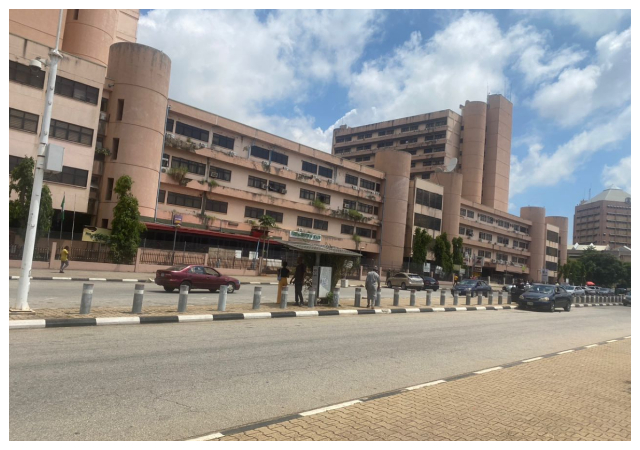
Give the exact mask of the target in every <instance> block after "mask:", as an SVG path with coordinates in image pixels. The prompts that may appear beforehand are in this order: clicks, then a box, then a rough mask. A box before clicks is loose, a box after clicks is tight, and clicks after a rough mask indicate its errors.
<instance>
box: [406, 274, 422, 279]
mask: <svg viewBox="0 0 640 450" xmlns="http://www.w3.org/2000/svg"><path fill="white" fill-rule="evenodd" d="M407 275H409V278H420V275H418V274H417V273H408V274H407Z"/></svg>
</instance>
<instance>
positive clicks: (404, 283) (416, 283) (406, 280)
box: [387, 272, 424, 290]
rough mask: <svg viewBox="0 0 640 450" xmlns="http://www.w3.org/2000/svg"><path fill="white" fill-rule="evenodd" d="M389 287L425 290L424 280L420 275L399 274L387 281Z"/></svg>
mask: <svg viewBox="0 0 640 450" xmlns="http://www.w3.org/2000/svg"><path fill="white" fill-rule="evenodd" d="M387 287H389V288H391V287H399V288H400V289H417V290H420V289H422V288H424V281H422V278H421V277H420V275H418V274H415V273H407V272H398V273H396V274H395V275H393V276H392V277H391V278H389V279H388V280H387Z"/></svg>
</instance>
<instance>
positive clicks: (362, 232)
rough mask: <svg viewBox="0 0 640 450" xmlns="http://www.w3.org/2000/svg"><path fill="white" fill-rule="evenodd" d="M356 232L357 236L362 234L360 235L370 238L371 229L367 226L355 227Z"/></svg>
mask: <svg viewBox="0 0 640 450" xmlns="http://www.w3.org/2000/svg"><path fill="white" fill-rule="evenodd" d="M356 234H357V235H358V236H362V237H366V238H370V237H371V230H370V229H368V228H360V227H357V228H356Z"/></svg>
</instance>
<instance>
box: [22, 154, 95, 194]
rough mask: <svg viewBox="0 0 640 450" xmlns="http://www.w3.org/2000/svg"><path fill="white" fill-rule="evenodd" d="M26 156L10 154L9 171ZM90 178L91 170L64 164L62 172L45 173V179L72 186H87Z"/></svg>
mask: <svg viewBox="0 0 640 450" xmlns="http://www.w3.org/2000/svg"><path fill="white" fill-rule="evenodd" d="M23 159H24V158H21V157H19V156H13V155H9V173H11V172H12V171H13V169H15V167H16V166H17V165H18V164H20V162H21V161H22V160H23ZM88 178H89V171H88V170H83V169H76V168H75V167H69V166H62V172H60V173H51V172H45V173H44V180H45V181H50V182H53V183H60V184H68V185H70V186H79V187H83V188H86V187H87V180H88Z"/></svg>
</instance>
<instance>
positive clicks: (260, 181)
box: [247, 175, 267, 189]
mask: <svg viewBox="0 0 640 450" xmlns="http://www.w3.org/2000/svg"><path fill="white" fill-rule="evenodd" d="M247 186H249V187H254V188H258V189H267V180H265V179H264V178H258V177H252V176H251V175H249V184H247Z"/></svg>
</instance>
